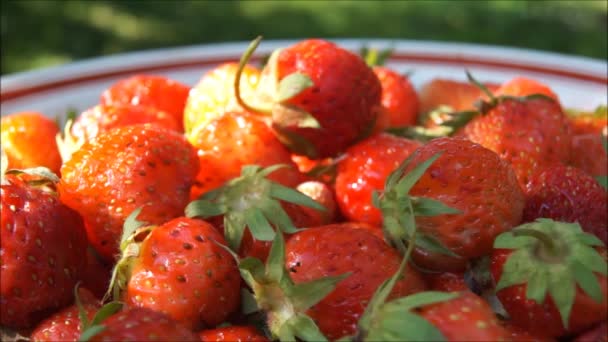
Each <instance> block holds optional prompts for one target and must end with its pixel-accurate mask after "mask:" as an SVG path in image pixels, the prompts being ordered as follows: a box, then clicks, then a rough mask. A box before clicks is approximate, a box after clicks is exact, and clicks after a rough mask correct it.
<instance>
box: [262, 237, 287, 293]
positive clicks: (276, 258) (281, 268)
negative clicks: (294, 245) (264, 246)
mask: <svg viewBox="0 0 608 342" xmlns="http://www.w3.org/2000/svg"><path fill="white" fill-rule="evenodd" d="M284 275H285V240H284V239H283V235H282V234H276V235H275V238H274V241H273V242H272V246H271V247H270V253H269V254H268V259H267V260H266V277H265V278H266V279H267V280H268V281H272V282H275V283H278V284H279V283H281V281H282V278H283V276H284Z"/></svg>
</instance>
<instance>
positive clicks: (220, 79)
mask: <svg viewBox="0 0 608 342" xmlns="http://www.w3.org/2000/svg"><path fill="white" fill-rule="evenodd" d="M238 66H239V64H238V63H237V62H229V63H224V64H221V65H218V66H217V67H215V68H213V69H211V70H209V71H208V72H206V73H205V74H204V75H203V76H202V77H201V79H200V80H199V82H198V83H197V85H196V86H195V87H194V88H192V90H191V91H190V94H189V95H188V101H187V102H186V108H185V109H184V129H185V132H186V136H187V137H188V138H190V137H192V136H195V135H196V132H197V131H198V130H199V129H201V128H202V127H205V126H206V125H207V124H209V122H211V121H213V120H214V119H216V118H218V117H220V116H222V115H224V113H228V112H244V111H245V110H244V109H243V108H242V107H241V106H240V105H239V103H238V101H237V99H236V95H235V94H234V81H235V77H236V73H237V70H238ZM259 80H260V70H259V69H258V68H256V67H254V66H252V65H249V64H248V65H246V66H245V67H244V68H243V70H242V73H241V83H240V89H241V97H243V98H245V99H250V98H251V96H252V95H253V92H254V89H255V87H256V86H257V84H258V81H259Z"/></svg>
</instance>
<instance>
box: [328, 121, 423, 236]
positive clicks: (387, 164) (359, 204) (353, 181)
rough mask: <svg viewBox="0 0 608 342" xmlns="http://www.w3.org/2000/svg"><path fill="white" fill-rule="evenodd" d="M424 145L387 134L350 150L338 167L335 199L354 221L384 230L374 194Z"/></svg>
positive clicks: (370, 138)
mask: <svg viewBox="0 0 608 342" xmlns="http://www.w3.org/2000/svg"><path fill="white" fill-rule="evenodd" d="M420 146H422V144H421V143H419V142H417V141H414V140H409V139H406V138H400V137H397V136H393V135H391V134H388V133H380V134H376V135H373V136H371V137H369V138H367V139H365V140H363V141H361V142H359V143H357V144H356V145H353V146H351V147H350V148H349V149H348V150H347V151H346V155H345V157H344V158H343V159H342V160H341V161H340V162H339V164H338V171H337V175H336V183H335V189H336V199H337V200H338V205H339V206H340V209H341V211H342V214H343V215H344V216H345V217H346V218H347V219H349V220H351V221H361V222H367V223H369V224H372V225H376V226H381V224H382V213H381V212H380V210H379V209H378V208H376V207H374V206H373V204H372V193H373V192H374V191H378V190H382V189H383V187H384V183H385V181H386V178H387V177H388V175H389V174H390V173H391V172H392V171H393V170H395V169H396V168H397V166H399V164H401V162H403V161H404V160H405V159H406V158H407V157H408V156H409V155H410V154H411V153H412V152H413V151H414V150H415V149H416V148H418V147H420Z"/></svg>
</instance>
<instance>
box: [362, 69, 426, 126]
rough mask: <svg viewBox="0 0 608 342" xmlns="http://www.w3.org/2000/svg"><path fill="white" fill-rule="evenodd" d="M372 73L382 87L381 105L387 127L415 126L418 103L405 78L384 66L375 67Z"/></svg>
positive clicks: (409, 83)
mask: <svg viewBox="0 0 608 342" xmlns="http://www.w3.org/2000/svg"><path fill="white" fill-rule="evenodd" d="M373 71H374V73H375V74H376V76H377V77H378V80H379V81H380V85H381V86H382V96H381V103H382V107H384V109H385V114H386V115H387V116H388V120H387V121H388V125H387V127H403V126H413V125H415V124H416V121H417V119H418V110H419V107H420V104H419V102H420V101H419V100H418V94H417V93H416V89H414V86H413V85H412V83H411V82H410V80H409V79H408V78H407V76H404V75H401V74H399V73H398V72H396V71H395V70H392V69H390V68H388V67H384V66H375V67H373Z"/></svg>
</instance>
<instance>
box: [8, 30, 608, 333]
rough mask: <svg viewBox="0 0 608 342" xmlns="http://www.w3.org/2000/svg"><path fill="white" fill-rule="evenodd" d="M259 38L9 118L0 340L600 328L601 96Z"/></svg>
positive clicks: (607, 225)
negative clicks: (185, 70)
mask: <svg viewBox="0 0 608 342" xmlns="http://www.w3.org/2000/svg"><path fill="white" fill-rule="evenodd" d="M259 43H260V39H259V38H258V39H256V40H255V41H253V42H252V44H251V45H250V47H249V48H248V49H247V51H245V52H244V54H243V57H242V59H241V60H240V61H234V62H231V63H226V64H223V65H219V66H217V67H215V68H214V69H212V70H210V71H208V72H206V73H205V74H203V76H202V78H201V80H200V82H199V83H198V84H197V85H196V86H195V87H193V88H190V87H189V86H187V85H184V84H181V83H179V82H176V81H174V80H170V79H167V78H165V77H161V76H153V75H134V76H133V77H129V78H126V79H124V80H121V81H120V82H118V83H116V84H114V85H112V86H111V87H110V88H108V89H107V90H105V91H104V92H103V94H101V98H100V102H99V104H97V105H95V106H93V107H91V108H89V109H87V110H85V111H83V112H82V113H81V114H80V115H77V116H76V117H75V118H72V119H70V120H68V122H67V123H66V124H65V128H64V129H62V130H61V129H59V127H58V126H57V124H56V123H55V122H53V121H52V120H50V119H48V118H47V117H45V116H44V115H42V114H40V113H35V112H27V113H13V114H10V115H7V116H4V117H2V185H1V206H2V208H1V209H2V211H1V215H2V220H1V225H0V231H1V247H0V258H1V259H0V262H1V263H0V267H1V284H2V287H1V299H0V305H1V322H0V324H1V331H2V340H33V341H58V340H62V341H77V340H81V341H89V340H90V341H122V340H133V341H169V340H174V341H296V340H297V341H327V340H331V341H334V340H340V341H353V342H354V341H558V340H559V341H605V340H606V338H607V333H606V321H607V319H608V314H607V312H608V304H607V300H608V298H607V296H608V282H607V275H608V265H607V250H606V244H607V243H608V241H607V239H608V218H607V212H608V208H607V205H608V198H607V196H608V192H607V190H606V176H607V170H606V169H607V167H606V166H607V153H606V135H607V134H608V132H607V128H606V127H607V114H606V108H605V107H601V108H598V110H597V111H596V112H595V113H581V112H577V111H572V110H565V109H564V108H563V107H562V105H561V104H560V102H559V98H558V97H557V95H556V94H555V93H554V92H553V91H552V90H551V89H550V88H549V86H548V85H545V84H542V83H540V82H538V81H536V80H533V79H529V78H523V77H518V78H514V79H511V80H505V82H504V83H503V84H491V83H481V82H479V81H477V80H476V79H475V78H474V77H473V76H472V75H470V74H468V72H467V75H468V77H469V81H470V82H459V81H453V80H447V79H440V78H438V79H435V80H433V81H431V82H429V83H428V84H426V85H424V86H423V87H422V88H421V89H420V90H417V89H416V88H414V87H413V86H412V84H411V83H410V81H409V79H408V76H407V75H402V74H399V73H398V72H397V71H395V70H393V69H391V68H390V66H387V65H381V64H382V60H383V59H384V58H383V57H386V54H383V53H379V52H378V51H374V50H366V51H365V55H364V56H361V55H359V54H356V53H353V52H351V51H348V50H345V49H344V48H342V47H340V46H338V45H336V44H334V43H331V42H328V41H324V40H319V39H308V40H303V41H300V42H297V43H295V44H293V45H291V46H286V47H284V48H282V49H278V50H276V51H275V52H273V53H272V54H271V55H270V56H269V58H268V60H267V62H266V63H265V65H263V66H262V67H258V66H255V65H253V64H250V63H249V58H250V56H251V55H252V54H253V53H254V50H255V48H256V47H257V45H258V44H259ZM381 57H382V58H381Z"/></svg>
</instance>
